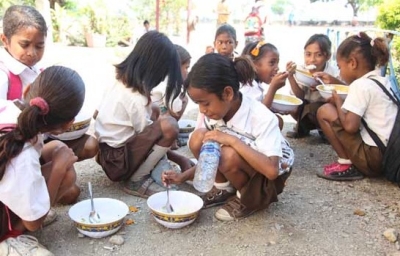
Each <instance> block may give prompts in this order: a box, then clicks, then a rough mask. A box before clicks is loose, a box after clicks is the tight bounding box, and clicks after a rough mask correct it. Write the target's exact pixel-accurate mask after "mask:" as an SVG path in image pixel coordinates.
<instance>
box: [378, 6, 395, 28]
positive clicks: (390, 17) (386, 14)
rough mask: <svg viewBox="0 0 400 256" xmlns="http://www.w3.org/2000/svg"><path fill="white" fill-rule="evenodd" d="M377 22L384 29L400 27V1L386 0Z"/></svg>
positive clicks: (381, 7)
mask: <svg viewBox="0 0 400 256" xmlns="http://www.w3.org/2000/svg"><path fill="white" fill-rule="evenodd" d="M377 24H378V25H379V26H380V27H381V28H383V29H390V30H396V29H398V28H400V1H399V0H386V1H385V3H384V4H382V5H381V6H380V8H379V15H378V17H377Z"/></svg>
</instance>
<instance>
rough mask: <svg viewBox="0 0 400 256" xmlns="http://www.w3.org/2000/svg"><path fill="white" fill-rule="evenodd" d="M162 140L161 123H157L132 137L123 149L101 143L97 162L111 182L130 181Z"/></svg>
mask: <svg viewBox="0 0 400 256" xmlns="http://www.w3.org/2000/svg"><path fill="white" fill-rule="evenodd" d="M161 138H162V131H161V125H160V122H159V121H155V122H153V123H152V124H151V125H149V126H147V127H146V128H145V129H144V130H143V131H142V132H141V133H138V134H135V135H133V136H132V137H130V138H129V139H128V140H127V141H126V143H125V145H124V146H122V147H119V148H114V147H111V146H109V145H108V144H107V143H100V144H99V148H100V150H99V153H98V156H97V158H96V160H97V162H98V163H99V164H100V165H101V167H102V168H103V170H104V172H105V173H106V175H107V177H108V178H109V179H110V180H112V181H123V180H128V179H129V178H130V177H131V176H132V175H133V174H134V173H135V172H136V170H137V169H138V168H139V166H140V165H141V164H142V163H143V162H144V161H145V160H146V158H147V156H148V155H149V154H150V152H151V149H152V148H153V146H154V145H155V144H156V142H157V141H159V140H160V139H161Z"/></svg>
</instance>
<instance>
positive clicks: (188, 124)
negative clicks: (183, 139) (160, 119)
mask: <svg viewBox="0 0 400 256" xmlns="http://www.w3.org/2000/svg"><path fill="white" fill-rule="evenodd" d="M178 125H179V133H184V134H187V133H191V132H193V131H194V128H196V121H194V120H190V119H181V120H179V121H178Z"/></svg>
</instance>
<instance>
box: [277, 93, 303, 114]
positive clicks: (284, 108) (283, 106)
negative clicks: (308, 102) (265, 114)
mask: <svg viewBox="0 0 400 256" xmlns="http://www.w3.org/2000/svg"><path fill="white" fill-rule="evenodd" d="M301 104H303V101H302V100H301V99H299V98H297V97H295V96H291V95H284V94H279V93H277V94H275V96H274V100H273V101H272V105H271V108H272V109H274V110H277V111H279V112H293V111H295V110H296V109H297V107H298V106H300V105H301Z"/></svg>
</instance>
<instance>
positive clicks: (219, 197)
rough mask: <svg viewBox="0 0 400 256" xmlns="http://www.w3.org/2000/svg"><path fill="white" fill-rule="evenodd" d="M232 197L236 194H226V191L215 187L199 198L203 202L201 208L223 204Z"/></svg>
mask: <svg viewBox="0 0 400 256" xmlns="http://www.w3.org/2000/svg"><path fill="white" fill-rule="evenodd" d="M234 195H236V192H228V190H225V189H217V188H216V187H213V188H212V189H211V190H210V191H209V192H207V193H206V194H205V195H203V196H202V197H201V198H202V199H203V202H204V204H203V208H209V207H213V206H217V205H221V204H224V203H225V202H226V201H227V200H228V199H229V198H231V197H232V196H234Z"/></svg>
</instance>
